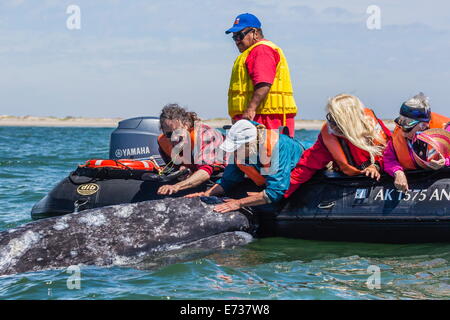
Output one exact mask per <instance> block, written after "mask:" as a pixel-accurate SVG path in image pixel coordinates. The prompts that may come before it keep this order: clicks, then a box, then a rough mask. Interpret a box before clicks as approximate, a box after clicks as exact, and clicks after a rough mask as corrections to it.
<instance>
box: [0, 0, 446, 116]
mask: <svg viewBox="0 0 450 320" xmlns="http://www.w3.org/2000/svg"><path fill="white" fill-rule="evenodd" d="M71 5H76V6H78V8H79V9H80V19H79V21H80V25H79V26H80V28H79V29H73V28H72V29H70V28H68V27H67V22H68V20H69V22H70V21H74V20H73V17H74V16H73V13H72V12H69V13H67V8H68V7H69V6H71ZM373 5H375V6H377V8H379V17H380V20H379V22H380V25H379V26H380V28H378V29H373V28H368V21H369V24H370V22H373V21H374V20H373V18H374V16H373V12H372V11H370V12H369V13H368V11H367V10H368V7H369V6H373ZM244 12H250V13H253V14H255V15H256V16H257V17H258V18H259V19H260V20H261V22H262V29H263V31H264V35H265V37H266V39H269V40H271V41H273V42H274V43H276V44H277V45H279V46H280V47H281V48H282V49H283V51H284V53H285V55H286V57H287V60H288V64H289V68H290V71H291V78H292V82H293V88H294V96H295V99H296V102H297V105H298V109H299V111H298V114H297V119H323V118H324V116H325V111H324V110H325V105H326V102H327V99H328V98H329V97H332V96H334V95H336V94H339V93H350V94H355V95H357V96H358V97H359V98H360V99H361V100H362V101H363V103H364V104H365V105H366V106H368V107H371V108H373V109H374V110H375V112H376V114H377V116H378V117H380V118H384V119H391V118H394V117H395V116H396V114H397V113H398V110H399V107H400V105H401V103H402V102H403V101H404V100H406V99H408V98H409V97H411V96H413V95H414V94H416V93H418V92H420V91H423V92H424V93H425V94H426V95H427V96H429V97H430V102H431V107H432V110H433V111H435V112H438V113H444V114H446V115H449V112H448V111H449V109H450V108H449V106H448V100H449V99H448V96H447V95H448V93H449V92H450V2H449V1H445V0H434V1H433V0H430V1H422V0H409V1H406V0H402V1H400V0H370V1H366V0H346V1H337V0H333V1H331V0H315V1H295V0H240V1H236V0H227V1H214V0H211V1H205V0H204V1H199V0H189V1H180V0H178V1H172V0H70V1H66V0H0V115H16V116H25V115H34V116H56V117H65V116H85V117H124V118H129V117H135V116H157V115H159V112H160V110H161V108H162V107H163V106H164V105H165V104H167V103H179V104H180V105H182V106H185V107H187V108H188V109H189V110H191V111H196V112H197V113H198V114H199V115H200V117H202V118H205V119H210V118H223V117H227V91H228V84H229V79H230V74H231V68H232V65H233V62H234V60H235V59H236V57H237V55H238V54H239V52H238V50H237V48H236V47H235V44H234V42H233V41H232V40H231V36H230V35H225V33H224V31H225V30H226V29H228V28H230V27H231V26H232V24H233V22H234V19H235V17H236V16H237V15H238V14H240V13H244Z"/></svg>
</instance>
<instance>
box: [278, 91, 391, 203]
mask: <svg viewBox="0 0 450 320" xmlns="http://www.w3.org/2000/svg"><path fill="white" fill-rule="evenodd" d="M326 111H327V115H326V119H327V122H326V123H325V124H324V126H323V127H322V130H321V132H320V134H319V137H318V139H317V141H316V143H315V144H314V145H313V146H312V147H311V148H310V149H308V150H306V151H305V152H304V153H303V156H302V158H301V159H300V161H299V162H298V164H297V166H296V168H295V169H294V170H293V171H292V173H291V183H290V187H289V190H288V191H287V192H286V194H285V198H287V197H289V196H290V195H291V194H292V193H293V192H294V191H295V190H297V189H298V187H299V186H300V185H301V184H302V183H305V182H306V181H308V180H309V179H310V178H311V177H312V176H313V175H314V173H315V172H316V171H317V170H320V169H323V168H325V167H326V166H327V164H328V163H330V162H333V168H334V169H336V170H338V171H341V172H343V173H344V174H346V175H349V176H354V175H360V174H364V175H366V176H368V177H370V178H372V179H376V180H379V179H380V170H381V168H382V154H383V150H384V148H385V147H386V144H387V142H388V141H389V140H390V138H391V132H390V131H389V129H387V128H386V126H385V125H384V123H383V122H382V121H381V120H379V119H378V118H377V117H376V116H375V114H374V112H373V111H372V110H370V109H368V108H365V107H364V105H363V104H362V102H361V101H360V100H359V99H358V97H356V96H353V95H350V94H339V95H337V96H335V97H333V98H331V99H329V101H328V104H327V106H326Z"/></svg>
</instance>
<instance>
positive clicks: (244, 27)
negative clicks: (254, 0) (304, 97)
mask: <svg viewBox="0 0 450 320" xmlns="http://www.w3.org/2000/svg"><path fill="white" fill-rule="evenodd" d="M231 32H232V33H233V40H234V42H235V44H236V46H237V48H238V50H239V52H240V53H241V54H240V55H239V56H238V57H237V59H236V60H235V62H234V65H233V69H232V72H231V79H230V86H229V89H228V113H229V115H230V117H231V118H232V120H233V121H237V120H239V119H248V120H254V121H256V122H258V123H261V124H263V125H264V126H266V128H267V129H278V128H279V127H280V126H287V127H288V128H289V135H290V136H291V137H293V136H294V131H295V120H294V117H295V115H296V113H297V106H296V103H295V100H294V96H293V89H292V84H291V77H290V74H289V67H288V63H287V60H286V57H285V56H284V53H283V50H281V48H280V47H278V46H277V45H276V44H274V43H273V42H271V41H268V40H266V39H264V35H263V32H262V29H261V22H260V21H259V20H258V18H257V17H255V16H254V15H252V14H250V13H244V14H241V15H239V16H237V17H236V19H235V21H234V25H233V27H231V28H230V29H228V30H227V31H225V33H226V34H229V33H231Z"/></svg>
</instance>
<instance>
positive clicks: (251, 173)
mask: <svg viewBox="0 0 450 320" xmlns="http://www.w3.org/2000/svg"><path fill="white" fill-rule="evenodd" d="M278 139H279V135H278V132H276V130H266V141H265V143H264V145H263V148H264V149H265V151H266V155H267V159H265V160H266V161H264V162H262V167H263V168H269V167H270V159H271V157H272V153H273V148H274V147H275V145H276V144H277V142H278ZM260 160H261V158H260ZM236 165H237V166H238V168H239V169H240V170H241V171H242V172H244V173H245V174H246V175H247V177H248V178H249V179H250V180H252V181H253V182H254V183H255V184H256V185H257V186H259V187H262V186H264V185H265V184H266V178H264V176H263V175H261V173H260V172H259V171H258V170H257V169H256V168H255V167H254V166H252V165H245V164H240V163H236Z"/></svg>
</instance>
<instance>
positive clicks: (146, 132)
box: [31, 117, 206, 219]
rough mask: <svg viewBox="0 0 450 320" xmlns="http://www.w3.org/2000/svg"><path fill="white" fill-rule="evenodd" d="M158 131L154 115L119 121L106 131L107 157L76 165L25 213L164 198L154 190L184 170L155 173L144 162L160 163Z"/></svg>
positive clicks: (53, 213) (45, 214) (57, 212)
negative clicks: (131, 162) (133, 165)
mask: <svg viewBox="0 0 450 320" xmlns="http://www.w3.org/2000/svg"><path fill="white" fill-rule="evenodd" d="M160 133H161V131H160V128H159V119H158V118H156V117H138V118H131V119H126V120H123V121H120V122H119V125H118V127H117V129H115V130H114V131H113V132H112V134H111V141H110V150H109V155H110V159H106V161H105V160H95V161H94V160H90V161H89V163H94V164H95V166H94V167H92V166H90V165H81V166H78V168H76V170H75V171H73V172H71V173H70V174H69V175H68V177H66V178H64V179H63V180H61V181H60V182H59V183H58V184H57V185H56V186H55V187H54V188H53V189H52V190H51V191H50V192H49V193H48V194H47V195H46V196H45V197H44V198H43V199H41V200H40V201H39V202H38V203H36V204H35V205H34V206H33V208H32V210H31V217H32V218H33V219H40V218H46V217H51V216H59V215H64V214H68V213H72V212H77V211H82V210H86V209H92V208H99V207H104V206H109V205H115V204H121V203H133V202H140V201H146V200H156V199H161V198H163V197H165V196H160V195H158V194H157V190H158V188H159V187H160V186H161V185H163V184H173V183H176V182H177V181H178V180H177V179H178V178H179V177H180V176H182V175H183V174H186V172H185V171H186V170H179V171H175V169H174V168H169V169H167V170H164V172H163V173H161V172H155V171H154V170H153V169H151V168H150V169H149V167H148V165H149V161H150V162H156V164H157V165H158V166H163V165H164V161H163V160H162V157H161V156H160V154H159V146H158V136H159V135H160ZM119 159H129V160H127V161H124V160H119ZM145 159H147V160H145ZM130 161H133V162H135V164H139V163H141V164H142V165H143V166H144V167H142V168H141V167H139V166H137V167H130V165H129V163H130ZM97 163H99V165H98V166H97ZM104 163H106V164H105V165H104ZM111 163H112V165H111V166H110V164H111ZM150 167H151V166H150ZM149 170H150V171H149ZM204 190H206V187H205V186H201V187H198V188H194V189H193V190H192V192H199V191H204ZM188 192H190V191H186V192H180V193H179V194H177V196H183V195H185V194H187V193H188Z"/></svg>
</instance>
